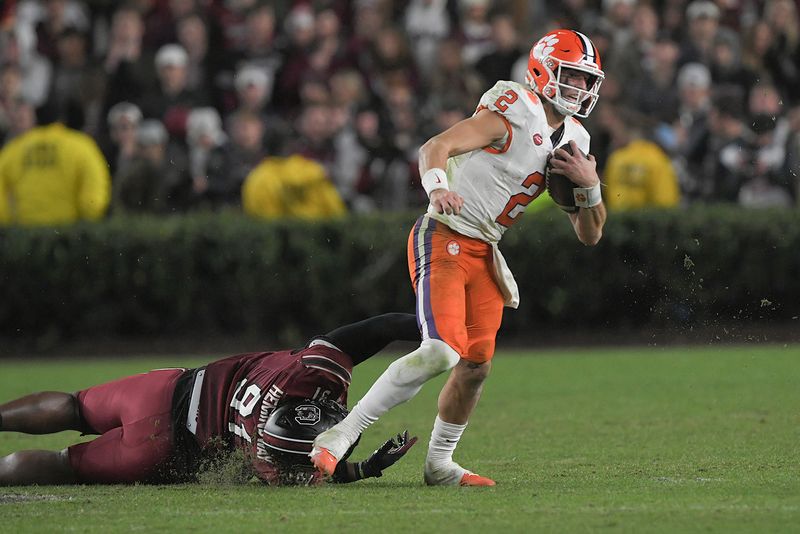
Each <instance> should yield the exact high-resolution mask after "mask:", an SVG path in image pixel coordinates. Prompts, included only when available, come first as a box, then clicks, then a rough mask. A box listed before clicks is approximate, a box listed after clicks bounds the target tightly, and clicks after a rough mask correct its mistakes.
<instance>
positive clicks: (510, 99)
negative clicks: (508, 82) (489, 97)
mask: <svg viewBox="0 0 800 534" xmlns="http://www.w3.org/2000/svg"><path fill="white" fill-rule="evenodd" d="M517 98H519V95H517V93H515V92H514V91H512V90H511V89H509V90H508V91H506V92H505V93H503V94H502V95H501V96H500V98H498V99H497V100H496V101H495V103H494V105H495V106H496V107H497V109H499V110H500V111H506V110H507V109H508V106H509V105H511V104H513V103H514V102H516V101H517Z"/></svg>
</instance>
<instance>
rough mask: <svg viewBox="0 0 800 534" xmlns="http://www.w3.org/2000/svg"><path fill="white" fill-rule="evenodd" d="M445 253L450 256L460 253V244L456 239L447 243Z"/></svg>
mask: <svg viewBox="0 0 800 534" xmlns="http://www.w3.org/2000/svg"><path fill="white" fill-rule="evenodd" d="M447 253H448V254H450V255H451V256H458V255H459V254H460V253H461V245H459V244H458V241H450V242H449V243H447Z"/></svg>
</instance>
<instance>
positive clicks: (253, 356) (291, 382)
mask: <svg viewBox="0 0 800 534" xmlns="http://www.w3.org/2000/svg"><path fill="white" fill-rule="evenodd" d="M315 343H318V344H314V345H312V346H311V347H308V348H304V349H301V350H297V351H280V352H255V353H247V354H239V355H236V356H231V357H229V358H225V359H223V360H218V361H216V362H212V363H210V364H208V365H207V366H206V367H205V369H203V370H201V371H200V372H199V373H198V375H197V379H196V382H195V387H194V388H193V390H192V397H191V400H190V404H189V419H188V420H187V427H188V428H189V431H190V432H193V433H194V435H195V438H196V440H197V442H198V444H199V445H200V446H201V447H204V446H206V445H207V444H209V441H210V440H212V439H213V438H215V437H217V436H222V437H224V438H225V441H226V442H229V441H231V440H232V441H233V443H235V444H236V446H237V447H241V448H243V449H244V450H245V451H246V452H247V453H248V456H251V457H263V455H264V453H265V449H264V444H263V442H261V439H260V435H261V432H262V431H263V428H264V424H265V423H266V421H267V419H268V418H269V416H270V414H271V413H272V411H273V410H274V409H275V407H276V406H277V404H278V403H279V402H280V400H281V399H282V398H284V397H301V398H309V399H320V400H322V399H330V400H334V401H337V402H339V403H341V404H343V405H345V406H347V388H348V387H350V381H351V373H352V365H353V364H352V360H351V358H350V357H349V356H348V355H347V354H345V353H343V352H342V351H340V350H338V349H336V348H335V347H333V346H332V345H330V344H328V343H326V342H324V341H321V340H318V341H316V342H315ZM259 452H260V454H259ZM257 470H258V469H257Z"/></svg>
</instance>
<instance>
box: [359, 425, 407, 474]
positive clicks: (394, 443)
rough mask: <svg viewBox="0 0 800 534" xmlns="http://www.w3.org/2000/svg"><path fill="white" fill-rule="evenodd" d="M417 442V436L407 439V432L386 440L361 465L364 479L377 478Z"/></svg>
mask: <svg viewBox="0 0 800 534" xmlns="http://www.w3.org/2000/svg"><path fill="white" fill-rule="evenodd" d="M416 442H417V436H414V437H413V438H411V439H409V437H408V430H406V431H405V432H403V433H402V434H397V436H395V437H394V438H391V439H388V440H386V443H384V444H383V445H381V446H380V447H378V450H376V451H375V452H373V453H372V456H370V457H369V458H368V459H366V460H365V461H364V462H363V463H362V469H363V472H364V475H365V478H368V477H379V476H381V475H382V474H383V470H384V469H386V468H388V467H391V466H392V465H394V464H395V462H397V461H398V460H399V459H400V458H402V457H403V456H405V454H406V453H407V452H408V450H409V449H410V448H411V447H413V446H414V444H415V443H416Z"/></svg>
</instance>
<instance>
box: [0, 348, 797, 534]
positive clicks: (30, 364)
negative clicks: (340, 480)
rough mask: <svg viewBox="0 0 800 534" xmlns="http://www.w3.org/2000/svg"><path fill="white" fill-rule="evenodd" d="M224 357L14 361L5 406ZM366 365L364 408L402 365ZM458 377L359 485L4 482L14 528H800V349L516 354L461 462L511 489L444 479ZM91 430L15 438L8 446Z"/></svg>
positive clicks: (53, 444) (393, 426)
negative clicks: (444, 419) (426, 465)
mask: <svg viewBox="0 0 800 534" xmlns="http://www.w3.org/2000/svg"><path fill="white" fill-rule="evenodd" d="M209 359H211V358H204V359H197V358H191V359H190V358H173V359H152V358H149V359H126V360H122V361H111V360H94V361H65V360H57V361H45V360H32V361H25V362H23V361H11V362H9V361H3V362H2V363H0V369H2V372H1V373H0V402H4V401H6V400H9V399H12V398H15V397H17V396H20V395H23V394H25V393H29V392H31V391H34V390H42V389H56V390H67V391H70V390H75V389H79V388H81V387H85V386H87V385H91V384H94V383H98V382H101V381H105V380H108V379H112V378H116V377H119V376H123V375H126V374H130V373H134V372H140V371H145V370H148V369H150V368H155V367H164V366H174V365H193V364H197V363H201V362H205V361H208V360H209ZM388 362H389V360H388V359H386V358H375V359H373V360H372V361H369V362H367V363H365V364H363V365H362V366H360V367H359V368H358V369H357V370H356V372H355V374H354V378H355V380H354V384H353V389H352V391H351V403H353V402H354V401H355V400H357V399H358V398H359V397H360V396H361V395H362V394H363V392H364V391H365V390H366V389H367V388H368V387H369V385H370V384H371V383H372V381H373V380H374V379H375V377H377V375H378V374H379V373H380V372H381V371H382V370H383V369H384V368H385V367H386V365H388ZM443 380H444V377H440V378H439V379H437V380H435V381H433V382H432V383H429V384H428V385H427V386H426V387H425V388H424V389H423V391H422V393H420V395H418V396H417V397H416V398H415V399H414V400H412V401H411V402H409V403H408V404H406V405H403V406H400V407H398V408H396V409H395V410H394V411H393V412H392V413H390V414H389V415H387V416H386V417H385V418H384V419H383V420H381V421H379V422H378V423H377V424H375V425H374V426H373V427H372V428H370V430H369V431H368V432H367V433H366V434H365V436H364V439H363V440H362V444H361V445H360V446H359V448H358V449H357V451H356V453H355V455H354V456H355V457H357V458H358V459H361V458H362V457H364V456H366V455H367V454H368V453H369V452H371V451H372V449H373V448H374V447H375V446H376V445H377V444H378V443H379V442H381V441H383V440H384V439H385V438H386V437H388V436H389V435H390V434H392V433H395V432H397V431H400V430H402V429H404V428H409V429H410V430H411V432H412V433H413V434H416V435H418V436H419V437H420V443H419V444H417V446H416V447H415V448H414V449H412V451H411V452H410V453H409V454H408V456H407V457H406V458H404V459H403V461H402V462H400V463H399V464H398V465H396V466H395V467H394V468H392V469H391V470H390V471H388V472H387V473H386V475H385V476H384V477H383V478H381V479H372V480H368V481H362V482H359V483H356V484H350V485H346V486H333V485H328V486H325V487H320V488H279V489H275V488H268V487H263V486H260V485H256V484H250V485H242V486H237V485H232V484H226V483H224V482H221V483H215V484H195V485H180V486H154V487H148V486H135V487H120V486H112V487H34V488H0V531H2V532H4V533H5V532H26V531H40V532H62V531H81V532H89V531H91V532H108V531H129V530H144V531H154V530H159V531H218V532H223V531H224V532H235V531H246V532H252V531H256V530H260V531H267V532H271V531H282V532H312V531H313V532H358V531H364V532H375V531H380V532H414V533H416V532H456V531H460V532H498V531H503V532H585V531H608V532H653V531H656V532H698V531H703V532H705V531H711V532H725V533H727V532H759V533H761V532H781V533H782V532H800V347H797V346H790V347H781V346H759V345H752V346H746V347H721V346H716V347H710V348H691V349H689V348H670V349H662V348H641V349H620V350H592V351H589V350H570V351H542V352H538V353H536V354H532V353H522V352H519V353H511V352H507V353H501V354H498V355H497V356H496V357H495V365H494V370H493V373H492V376H491V377H490V379H489V381H488V382H487V385H486V387H485V390H484V394H483V399H482V400H481V403H480V405H479V407H478V409H477V411H476V413H475V415H474V416H473V419H472V422H471V424H470V426H469V427H468V429H467V432H466V433H465V435H464V438H463V439H462V442H461V445H460V446H459V449H458V451H457V453H456V459H457V460H458V461H460V463H461V464H462V465H464V466H465V467H468V468H471V469H473V470H475V471H477V472H479V473H482V474H485V475H487V476H490V477H492V478H494V479H495V480H497V483H498V485H497V486H496V487H495V488H452V487H449V488H442V487H436V488H429V487H425V486H424V485H423V483H422V462H423V459H424V455H425V450H426V447H427V440H428V436H429V432H430V428H431V425H432V423H433V418H434V415H435V406H436V396H437V394H438V391H439V389H440V387H441V385H442V383H443ZM77 439H78V436H77V434H76V433H69V432H65V433H61V434H57V435H53V436H26V435H21V434H15V433H0V455H2V454H7V453H8V452H11V451H13V450H16V449H18V448H61V447H64V446H65V445H68V444H70V443H73V442H75V441H76V440H77Z"/></svg>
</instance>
